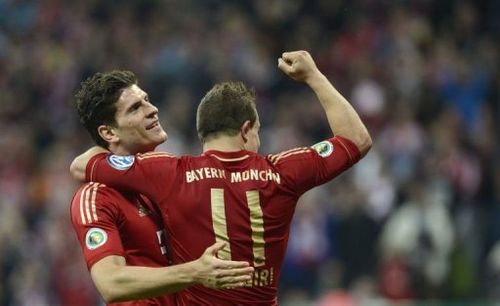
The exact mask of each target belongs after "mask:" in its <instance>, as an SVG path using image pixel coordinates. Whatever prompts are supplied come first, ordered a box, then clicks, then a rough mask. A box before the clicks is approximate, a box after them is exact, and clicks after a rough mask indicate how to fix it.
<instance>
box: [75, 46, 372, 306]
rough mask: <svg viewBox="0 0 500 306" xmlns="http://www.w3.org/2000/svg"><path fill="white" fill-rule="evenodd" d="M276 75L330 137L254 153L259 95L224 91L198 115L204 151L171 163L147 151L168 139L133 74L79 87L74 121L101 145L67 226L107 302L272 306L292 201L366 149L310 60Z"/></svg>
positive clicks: (295, 59) (79, 174) (82, 168)
mask: <svg viewBox="0 0 500 306" xmlns="http://www.w3.org/2000/svg"><path fill="white" fill-rule="evenodd" d="M278 67H279V69H281V70H282V71H283V72H284V73H285V74H286V75H288V76H289V77H290V78H292V79H294V80H296V81H300V82H304V83H306V84H307V85H308V86H309V87H310V88H311V89H312V90H313V91H314V93H315V94H316V96H317V98H318V100H319V102H320V103H321V105H322V106H323V109H324V111H325V114H326V117H327V119H328V123H329V125H330V128H331V130H332V133H333V135H335V136H332V137H331V138H329V139H325V140H322V141H320V142H318V143H317V144H315V145H313V146H311V147H299V148H292V149H290V150H288V151H284V152H281V153H278V154H274V155H268V156H262V155H259V154H257V151H258V149H259V146H260V140H259V128H260V121H259V116H258V113H257V110H256V105H255V99H256V97H255V93H254V92H253V91H252V90H250V89H248V88H247V87H246V86H245V85H244V84H242V83H239V82H223V83H219V84H216V85H215V86H214V87H213V88H212V89H211V90H210V91H209V92H208V93H207V94H206V95H205V96H204V97H203V99H202V100H201V102H200V104H199V106H198V110H197V116H196V128H197V132H198V136H199V138H200V140H201V143H202V145H203V153H202V154H201V155H199V156H173V155H170V154H168V153H163V152H154V149H155V148H156V146H158V145H159V144H161V143H163V142H164V141H166V139H167V133H166V132H165V131H164V130H163V128H162V127H161V124H160V122H159V121H158V109H157V108H156V107H155V106H154V105H153V104H151V102H150V101H149V98H148V96H147V94H146V93H145V92H144V91H143V90H142V89H141V88H140V87H139V86H138V84H137V79H136V77H135V76H134V74H133V73H131V72H128V71H112V72H108V73H97V74H95V75H94V76H93V77H91V78H89V79H87V80H86V81H85V82H83V83H82V87H81V89H80V91H79V92H78V93H77V95H76V101H77V110H78V114H79V116H80V120H81V121H82V123H83V125H84V126H85V127H86V129H87V130H88V131H89V133H90V134H91V136H92V138H93V139H94V141H95V142H96V144H97V145H98V146H96V147H93V148H91V149H89V150H88V151H87V152H85V153H84V154H82V155H80V156H78V157H77V158H76V159H75V160H74V161H73V163H72V165H71V173H72V175H73V176H74V177H75V178H77V179H79V180H81V181H85V182H86V183H84V184H83V185H82V186H81V187H80V188H79V190H78V191H77V192H76V194H75V196H74V197H73V201H72V205H71V220H72V223H73V226H74V229H75V232H76V233H77V236H78V239H79V241H80V244H81V247H82V250H83V253H84V257H85V260H86V262H87V266H88V268H89V270H90V273H91V276H92V279H93V281H94V283H95V285H96V287H97V288H98V290H99V291H100V293H101V295H102V296H103V298H104V299H105V301H106V302H107V303H117V302H122V301H125V302H123V303H117V304H113V305H190V306H191V305H218V306H221V305H252V306H256V305H277V303H278V301H277V283H278V279H279V275H280V269H281V266H282V263H283V258H284V255H285V251H286V246H287V242H288V235H289V227H290V223H291V220H292V216H293V212H294V209H295V205H296V203H297V200H298V198H299V197H300V196H301V195H302V194H303V193H304V192H306V191H307V190H309V189H311V188H313V187H315V186H318V185H321V184H323V183H325V182H328V181H330V180H332V179H333V178H334V177H336V176H337V175H339V174H340V173H342V172H343V171H345V170H347V169H348V168H349V167H351V166H352V165H354V164H355V163H356V162H357V161H359V160H360V159H361V158H362V157H363V156H364V155H365V154H366V153H367V152H368V150H369V149H370V147H371V138H370V135H369V134H368V132H367V130H366V127H365V126H364V124H363V123H362V122H361V120H360V118H359V117H358V115H357V113H356V112H355V111H354V109H353V108H352V107H351V105H350V104H349V103H348V102H347V101H346V99H345V98H344V97H343V96H342V95H341V94H340V93H339V92H338V91H337V90H336V89H335V88H334V87H333V86H332V84H331V83H330V82H329V81H328V79H327V78H326V77H325V76H324V75H323V74H322V73H321V72H320V71H319V70H318V69H317V67H316V65H315V63H314V61H313V59H312V58H311V56H310V55H309V53H308V52H306V51H294V52H285V53H283V55H282V57H281V58H279V59H278ZM309 145H310V144H309ZM127 301H128V302H127Z"/></svg>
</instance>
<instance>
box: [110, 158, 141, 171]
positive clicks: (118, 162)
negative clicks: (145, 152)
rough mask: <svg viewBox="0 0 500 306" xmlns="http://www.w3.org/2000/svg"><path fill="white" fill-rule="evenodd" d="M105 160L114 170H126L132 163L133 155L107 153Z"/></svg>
mask: <svg viewBox="0 0 500 306" xmlns="http://www.w3.org/2000/svg"><path fill="white" fill-rule="evenodd" d="M107 160H108V163H109V165H110V166H111V167H113V168H115V169H116V170H127V169H129V168H130V167H132V165H133V164H134V161H135V157H134V155H127V156H121V155H109V156H108V158H107Z"/></svg>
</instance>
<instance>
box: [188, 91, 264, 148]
mask: <svg viewBox="0 0 500 306" xmlns="http://www.w3.org/2000/svg"><path fill="white" fill-rule="evenodd" d="M255 98H256V95H255V90H254V89H251V88H247V87H246V86H245V84H243V83H242V82H222V83H218V84H216V85H215V86H214V87H212V89H210V91H208V92H207V94H206V95H205V96H204V97H203V99H202V100H201V102H200V105H199V106H198V111H197V114H196V130H197V131H198V137H199V138H200V140H201V142H205V141H206V140H207V139H208V138H210V137H217V136H218V135H220V134H224V135H229V136H235V135H237V134H238V133H239V131H240V128H241V126H242V125H243V123H245V121H247V120H249V121H250V123H251V125H252V126H253V125H254V124H255V121H256V120H257V110H256V106H255Z"/></svg>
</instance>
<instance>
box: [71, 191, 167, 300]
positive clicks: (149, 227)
mask: <svg viewBox="0 0 500 306" xmlns="http://www.w3.org/2000/svg"><path fill="white" fill-rule="evenodd" d="M152 205H153V204H152V203H151V202H150V201H149V200H148V199H147V198H146V197H144V196H141V195H138V194H134V193H130V192H129V193H119V192H117V191H116V190H114V189H111V188H109V187H106V186H105V185H104V184H100V183H94V182H91V183H86V184H84V185H82V186H81V187H80V188H79V189H78V191H77V192H76V193H75V195H74V196H73V200H72V202H71V222H72V224H73V228H74V229H75V232H76V235H77V237H78V240H79V242H80V245H81V248H82V251H83V255H84V257H85V261H86V263H87V268H88V269H89V270H90V268H91V267H92V265H93V264H95V263H96V262H98V261H99V260H101V259H103V258H104V257H106V256H110V255H117V256H123V257H125V260H126V262H127V265H130V266H146V267H164V266H168V260H167V257H166V255H165V253H166V246H165V232H164V229H163V225H162V220H161V217H160V216H159V215H158V214H157V213H156V212H155V210H154V207H153V206H152ZM110 305H114V306H117V305H120V306H132V305H175V303H174V298H173V296H168V295H164V296H161V297H157V298H151V299H142V300H136V301H130V302H123V303H113V304H110Z"/></svg>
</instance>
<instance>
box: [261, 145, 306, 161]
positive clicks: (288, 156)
mask: <svg viewBox="0 0 500 306" xmlns="http://www.w3.org/2000/svg"><path fill="white" fill-rule="evenodd" d="M312 151H313V148H312V147H297V148H293V149H289V150H285V151H281V152H279V153H276V154H268V155H267V156H266V159H267V161H268V162H270V163H272V164H274V165H277V164H279V163H281V162H284V161H289V160H296V159H302V158H304V157H307V156H308V155H309V154H310V153H311V152H312Z"/></svg>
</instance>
